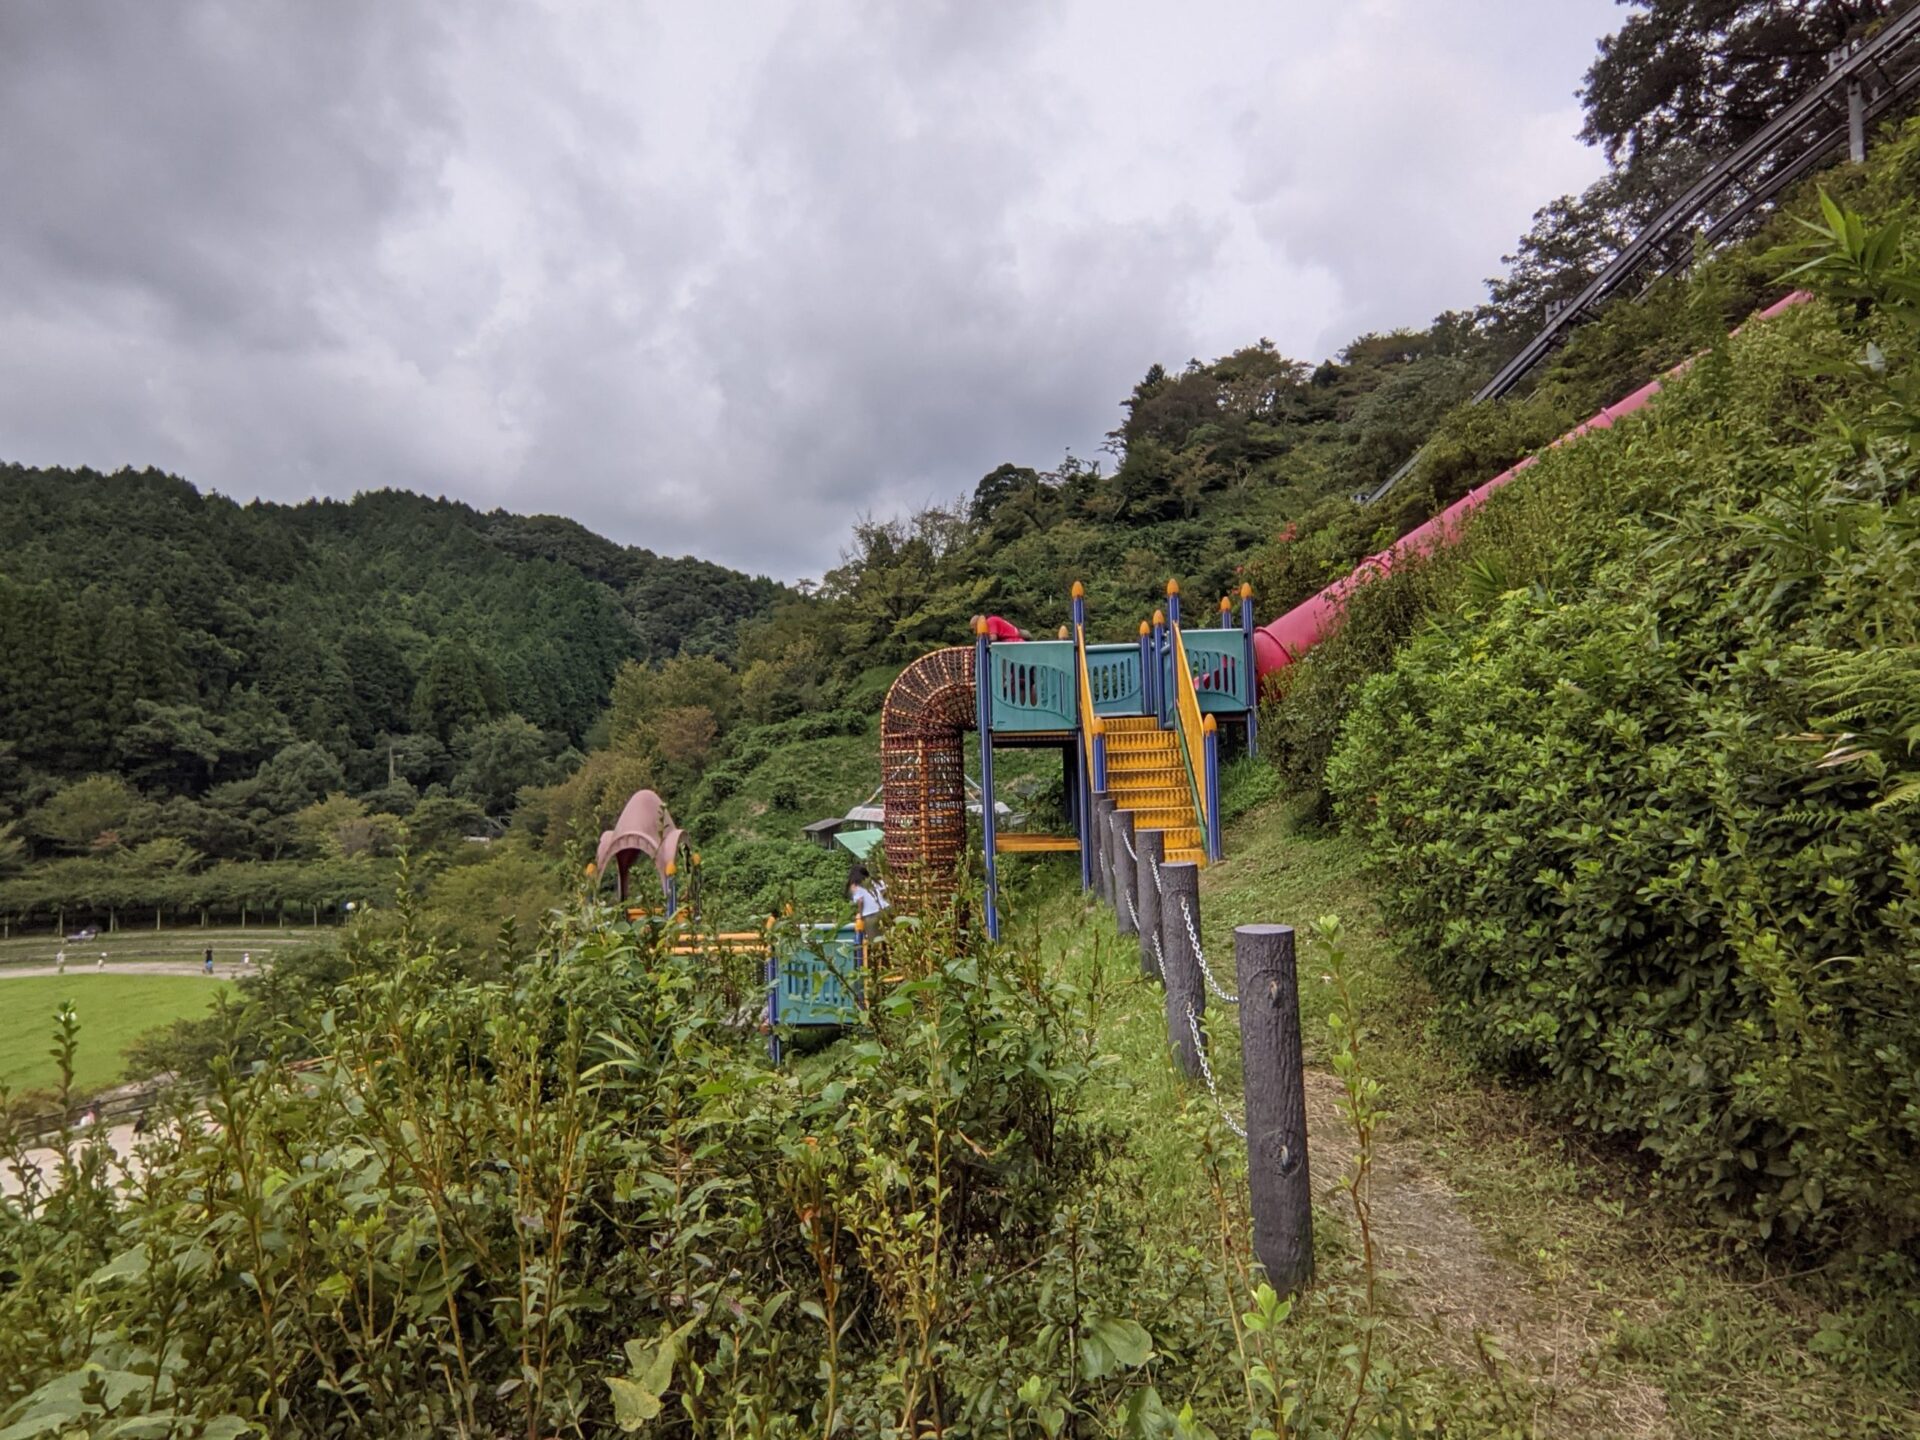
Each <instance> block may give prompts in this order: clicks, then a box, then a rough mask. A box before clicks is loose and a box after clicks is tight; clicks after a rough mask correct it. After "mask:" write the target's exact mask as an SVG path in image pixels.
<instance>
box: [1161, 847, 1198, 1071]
mask: <svg viewBox="0 0 1920 1440" xmlns="http://www.w3.org/2000/svg"><path fill="white" fill-rule="evenodd" d="M1160 884H1161V886H1162V889H1161V893H1160V953H1161V955H1162V956H1163V957H1164V959H1165V961H1166V966H1167V1037H1168V1038H1169V1039H1170V1040H1171V1041H1172V1042H1173V1048H1174V1051H1175V1053H1176V1054H1178V1055H1179V1057H1180V1068H1181V1069H1182V1070H1184V1071H1185V1072H1186V1073H1187V1075H1188V1077H1189V1078H1191V1079H1195V1080H1198V1079H1200V1078H1201V1077H1202V1075H1203V1074H1204V1073H1205V1072H1204V1071H1203V1070H1202V1069H1201V1067H1200V1042H1199V1041H1198V1040H1196V1039H1195V1038H1194V1031H1195V1030H1198V1029H1200V1023H1201V1020H1202V1019H1203V1018H1204V1017H1205V1015H1206V1013H1207V991H1206V987H1205V986H1204V985H1202V984H1201V981H1200V961H1199V959H1198V958H1197V957H1196V956H1195V955H1194V953H1193V941H1192V939H1191V938H1190V937H1189V936H1188V934H1187V920H1186V917H1187V916H1188V915H1192V916H1193V928H1194V932H1195V933H1196V934H1197V933H1199V929H1200V869H1199V867H1198V866H1197V865H1195V864H1194V863H1193V861H1191V860H1172V861H1168V862H1167V863H1166V864H1164V865H1162V866H1161V867H1160ZM1183 901H1184V902H1185V908H1184V909H1183V908H1182V902H1183ZM1202 1033H1205V1032H1204V1031H1203V1032H1202Z"/></svg>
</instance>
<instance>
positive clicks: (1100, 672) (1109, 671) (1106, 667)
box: [1087, 645, 1146, 715]
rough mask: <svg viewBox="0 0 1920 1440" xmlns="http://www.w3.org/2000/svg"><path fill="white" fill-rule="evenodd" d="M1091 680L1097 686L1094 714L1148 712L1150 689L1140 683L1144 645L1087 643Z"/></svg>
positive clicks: (1095, 689) (1094, 696)
mask: <svg viewBox="0 0 1920 1440" xmlns="http://www.w3.org/2000/svg"><path fill="white" fill-rule="evenodd" d="M1087 684H1088V686H1090V687H1091V688H1092V690H1093V713H1094V714H1096V715H1139V714H1142V713H1144V710H1145V705H1146V692H1145V690H1143V689H1142V688H1141V684H1140V647H1139V646H1138V645H1089V646H1087Z"/></svg>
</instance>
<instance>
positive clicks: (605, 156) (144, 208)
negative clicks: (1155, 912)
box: [0, 0, 1621, 579]
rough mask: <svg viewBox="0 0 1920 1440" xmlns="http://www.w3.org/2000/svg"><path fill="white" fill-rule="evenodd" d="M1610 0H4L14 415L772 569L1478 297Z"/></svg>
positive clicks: (72, 460) (1545, 165) (816, 558)
mask: <svg viewBox="0 0 1920 1440" xmlns="http://www.w3.org/2000/svg"><path fill="white" fill-rule="evenodd" d="M1620 14H1621V12H1620V11H1619V10H1618V9H1617V8H1616V6H1615V5H1614V4H1613V3H1612V0H1448V3H1445V4H1440V3H1435V0H1340V3H1329V0H1248V3H1227V0H1221V3H1194V4H1191V5H1168V4H1166V3H1164V0H1158V3H1133V0H1128V3H1116V0H1036V3H1031V4H1015V3H985V0H948V3H940V4H936V3H911V0H888V3H880V0H875V3H870V4H862V3H851V0H808V3H805V4H801V3H772V0H768V3H751V0H728V3H726V4H724V5H697V4H667V3H656V4H643V3H639V0H611V3H604V4H591V3H560V0H554V3H551V4H545V5H541V4H530V3H526V4H507V3H493V0H488V3H480V0H472V3H450V0H433V3H426V0H420V3H402V0H361V3H342V0H326V3H306V4H301V5H294V4H276V3H262V0H190V3H189V0H183V3H166V4H157V3H148V0H121V3H108V0H0V460H14V461H20V462H24V463H27V464H35V465H59V464H64V465H81V464H85V465H92V466H95V467H97V468H100V469H113V468H117V467H119V466H121V465H135V466H140V465H154V466H158V467H161V468H164V469H167V470H171V471H174V472H176V473H178V474H180V475H183V476H185V477H186V478H187V479H189V480H191V481H193V482H194V483H195V484H197V485H199V486H200V487H201V488H203V489H209V488H210V489H216V490H219V491H221V492H222V493H224V494H227V495H232V496H235V497H236V498H241V499H247V498H251V497H254V496H262V497H266V498H270V499H276V500H298V499H301V498H304V497H306V496H310V495H337V496H348V495H351V494H353V493H354V492H355V491H357V490H363V489H373V488H378V487H382V486H400V487H404V488H408V489H414V490H421V491H426V492H428V493H431V494H444V495H447V496H452V497H458V498H461V499H464V500H467V501H469V502H471V503H473V504H475V505H478V506H481V507H482V508H490V507H492V506H496V505H499V506H505V507H508V508H510V509H514V510H520V511H527V512H540V513H557V514H564V515H571V516H573V517H575V518H577V519H579V520H581V521H582V522H584V523H585V524H587V525H589V526H591V527H592V528H594V529H595V530H598V531H600V532H601V533H603V534H606V535H608V536H611V537H613V538H615V539H617V540H621V541H625V542H629V543H634V544H641V545H645V546H648V547H649V548H651V549H654V550H658V551H662V552H665V553H671V554H679V553H684V552H691V553H695V554H699V555H703V556H707V557H709V558H712V559H716V560H721V561H724V562H726V563H729V564H733V565H738V566H741V567H743V568H746V569H750V570H755V571H764V572H767V573H770V574H773V575H776V576H779V577H781V578H785V579H792V578H795V577H799V576H817V575H818V574H819V573H820V572H821V571H822V570H823V569H824V568H825V567H827V566H829V565H831V564H832V563H834V561H835V560H836V558H837V557H838V555H839V553H840V549H841V546H842V544H843V542H844V540H845V537H846V534H847V529H848V525H849V522H850V521H851V520H852V519H853V518H854V517H855V516H856V515H857V514H860V513H863V512H870V513H875V514H887V513H892V512H895V511H898V510H902V509H905V508H909V507H912V506H916V505H918V504H921V503H923V502H925V501H928V500H943V499H947V498H950V497H953V496H956V495H959V494H961V493H963V492H965V491H969V490H971V488H972V486H973V484H974V482H975V481H976V480H977V479H978V478H979V477H980V476H981V475H982V474H983V473H985V472H986V471H987V470H990V469H992V468H993V467H994V466H995V465H997V464H999V463H1000V462H1001V461H1003V460H1013V461H1016V462H1019V463H1023V464H1033V465H1037V466H1040V467H1042V468H1045V467H1047V466H1050V465H1052V464H1054V463H1056V462H1057V461H1058V460H1059V458H1060V457H1061V455H1062V453H1063V452H1064V451H1066V450H1067V449H1072V450H1073V451H1075V452H1076V453H1078V454H1080V455H1082V456H1083V457H1087V458H1094V457H1095V456H1096V455H1097V451H1098V446H1099V444H1100V441H1101V438H1102V436H1103V435H1104V433H1105V432H1106V431H1107V430H1109V429H1111V428H1112V427H1113V426H1114V425H1115V424H1116V423H1117V421H1118V419H1119V414H1120V412H1119V408H1118V407H1119V402H1120V400H1121V399H1122V398H1123V397H1124V396H1125V395H1126V394H1127V392H1128V390H1129V389H1130V388H1131V386H1132V385H1133V383H1134V382H1135V381H1136V380H1137V379H1138V378H1139V377H1140V375H1141V374H1142V372H1144V371H1145V370H1146V368H1147V366H1148V365H1149V364H1151V363H1153V362H1154V361H1156V360H1157V361H1161V362H1163V363H1166V364H1169V365H1179V364H1183V363H1184V362H1185V361H1186V360H1187V359H1188V358H1189V357H1193V356H1198V357H1201V358H1203V359H1205V358H1212V357H1214V356H1216V355H1219V354H1223V353H1225V352H1227V351H1230V350H1232V349H1235V348H1237V347H1239V346H1241V345H1244V344H1247V343H1250V342H1252V341H1253V340H1256V339H1258V338H1259V337H1261V336H1263V335H1264V336H1268V337H1271V338H1272V339H1273V340H1274V341H1275V342H1276V343H1278V344H1279V346H1280V347H1281V349H1282V350H1284V351H1286V352H1287V353H1289V354H1292V355H1296V356H1299V357H1302V358H1308V359H1318V358H1319V357H1321V356H1323V355H1325V354H1327V353H1329V352H1331V351H1333V350H1336V349H1338V348H1339V347H1340V346H1341V345H1342V344H1343V343H1344V342H1345V341H1347V340H1348V339H1350V338H1352V337H1353V336H1354V335H1356V334H1358V333H1360V332H1362V331H1365V330H1369V329H1380V328H1390V327H1393V326H1396V325H1420V324H1424V323H1425V322H1426V321H1427V320H1428V319H1430V318H1431V317H1432V316H1433V315H1434V314H1435V313H1437V312H1439V311H1441V310H1443V309H1447V308H1451V307H1460V306H1470V305H1472V304H1474V303H1476V302H1478V301H1479V300H1480V299H1481V298H1482V296H1483V291H1482V286H1481V282H1482V280H1483V279H1484V278H1485V277H1486V276H1488V275H1490V274H1492V273H1494V272H1495V270H1496V269H1497V268H1498V264H1499V257H1500V255H1501V254H1502V252H1503V251H1505V250H1508V249H1510V248H1511V247H1512V244H1513V241H1514V240H1515V238H1516V237H1517V236H1518V235H1519V234H1520V233H1521V232H1522V231H1523V230H1524V229H1525V228H1526V226H1527V224H1528V221H1529V218H1530V216H1531V214H1532V212H1533V211H1534V210H1535V209H1536V208H1537V207H1538V206H1540V205H1541V204H1543V203H1545V202H1546V201H1547V200H1550V199H1552V198H1553V197H1555V196H1557V195H1560V194H1562V193H1564V192H1567V191H1569V190H1575V189H1578V188H1581V187H1582V186H1584V185H1585V184H1586V183H1587V182H1588V181H1589V180H1591V179H1592V178H1593V177H1594V176H1595V175H1597V174H1598V173H1599V171H1600V160H1599V157H1598V156H1597V155H1595V154H1594V153H1593V152H1592V151H1589V150H1587V149H1585V148H1584V147H1582V146H1581V145H1580V144H1579V143H1578V142H1577V141H1576V140H1575V139H1574V135H1575V132H1576V131H1577V130H1578V129H1579V124H1580V115H1579V108H1578V105H1577V103H1576V101H1575V99H1574V90H1575V89H1576V87H1577V86H1578V84H1579V82H1580V78H1581V76H1582V74H1583V73H1584V72H1585V70H1586V67H1587V65H1588V63H1589V61H1590V59H1591V58H1592V55H1593V51H1594V45H1595V42H1596V40H1597V39H1598V38H1599V36H1600V35H1601V34H1602V33H1604V32H1605V31H1607V30H1608V29H1610V28H1613V27H1615V26H1617V24H1618V23H1619V19H1620Z"/></svg>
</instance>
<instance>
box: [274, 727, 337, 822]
mask: <svg viewBox="0 0 1920 1440" xmlns="http://www.w3.org/2000/svg"><path fill="white" fill-rule="evenodd" d="M346 783H347V777H346V775H345V773H344V772H342V770H341V769H340V762H339V761H338V760H336V759H334V758H333V755H332V753H331V752H330V751H328V749H327V747H326V746H324V745H321V744H320V743H318V742H317V741H313V740H298V741H295V742H294V743H293V744H291V745H289V746H287V747H286V748H285V749H283V750H281V751H280V753H279V754H277V755H275V756H274V757H273V758H272V759H271V760H268V761H266V762H265V763H264V764H262V765H261V767H260V769H259V772H258V773H257V774H256V775H255V776H254V780H253V790H252V796H251V798H252V800H253V803H254V805H255V806H256V807H257V808H259V809H262V810H266V811H267V812H269V813H270V814H273V815H292V814H294V813H295V812H296V811H298V810H302V809H304V808H305V807H306V806H308V805H311V804H312V803H313V802H314V801H316V800H324V799H325V798H326V797H327V796H328V795H330V794H332V793H333V792H334V791H336V790H340V789H343V788H344V787H345V786H346Z"/></svg>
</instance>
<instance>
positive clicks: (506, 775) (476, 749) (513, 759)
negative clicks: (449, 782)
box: [453, 715, 555, 816]
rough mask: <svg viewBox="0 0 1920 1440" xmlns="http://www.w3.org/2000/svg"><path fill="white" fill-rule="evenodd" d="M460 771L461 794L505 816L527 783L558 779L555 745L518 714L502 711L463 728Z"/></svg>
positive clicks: (456, 781) (456, 784) (457, 786)
mask: <svg viewBox="0 0 1920 1440" xmlns="http://www.w3.org/2000/svg"><path fill="white" fill-rule="evenodd" d="M453 748H454V754H455V755H456V756H457V757H458V759H459V762H460V763H459V769H457V770H456V771H455V772H454V777H453V788H454V791H455V793H456V794H459V795H464V796H466V797H467V798H468V799H470V800H473V801H475V802H476V803H477V804H479V805H480V806H481V808H482V809H484V810H485V811H486V812H487V814H489V815H496V816H497V815H504V814H506V813H507V812H508V811H509V810H511V809H512V808H513V798H514V796H515V795H517V794H519V792H520V788H521V787H522V786H524V785H541V784H545V783H547V782H548V781H550V780H552V779H554V778H555V777H554V775H553V745H552V743H551V742H550V741H549V740H548V739H547V737H546V736H545V735H544V734H543V733H541V731H540V730H539V728H538V727H537V726H535V725H533V724H532V723H531V722H529V721H527V720H525V719H523V718H521V717H520V716H518V715H503V716H501V717H500V718H499V719H498V720H490V721H488V722H487V723H485V724H483V725H475V726H473V727H472V728H470V729H467V730H462V731H461V732H460V734H459V735H458V736H457V737H456V738H455V740H454V745H453Z"/></svg>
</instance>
